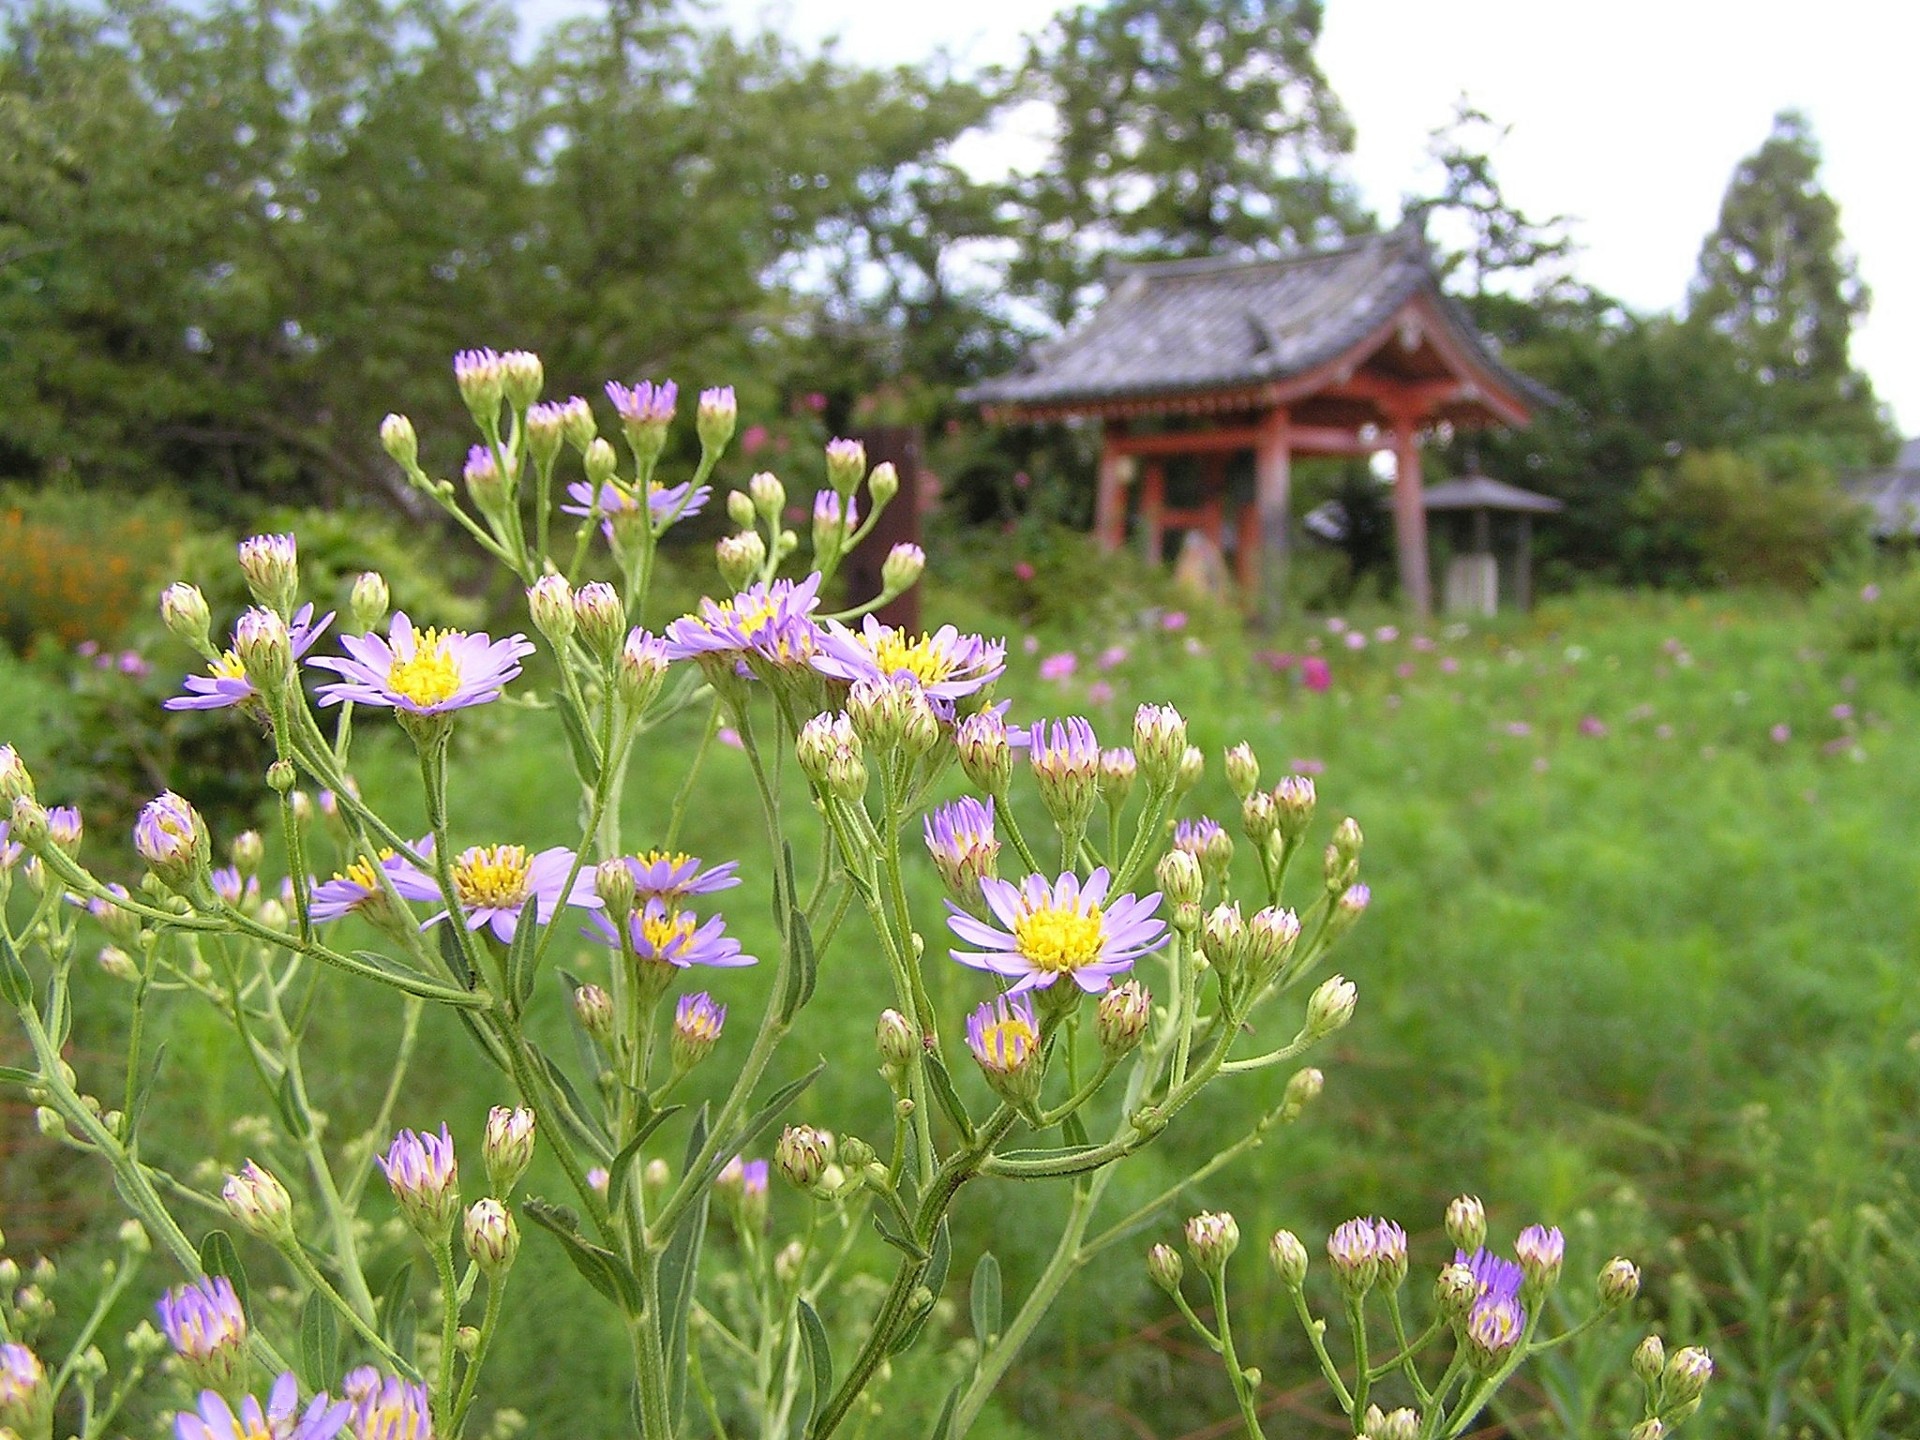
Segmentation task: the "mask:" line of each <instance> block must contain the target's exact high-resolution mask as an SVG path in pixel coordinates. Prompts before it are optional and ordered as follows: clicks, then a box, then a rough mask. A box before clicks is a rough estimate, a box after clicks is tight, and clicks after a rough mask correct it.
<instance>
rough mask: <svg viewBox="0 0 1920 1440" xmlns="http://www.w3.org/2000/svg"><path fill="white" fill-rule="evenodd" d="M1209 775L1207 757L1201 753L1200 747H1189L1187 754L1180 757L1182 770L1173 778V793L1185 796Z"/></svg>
mask: <svg viewBox="0 0 1920 1440" xmlns="http://www.w3.org/2000/svg"><path fill="white" fill-rule="evenodd" d="M1206 773H1207V757H1206V756H1205V755H1204V754H1203V753H1201V750H1200V747H1199V746H1198V745H1189V746H1187V752H1186V754H1184V755H1182V756H1181V757H1180V769H1179V770H1178V772H1176V773H1175V775H1174V777H1173V793H1174V794H1176V795H1184V794H1186V793H1187V792H1188V791H1189V790H1191V789H1193V787H1194V786H1196V785H1198V784H1199V783H1200V779H1201V777H1202V776H1203V775H1205V774H1206Z"/></svg>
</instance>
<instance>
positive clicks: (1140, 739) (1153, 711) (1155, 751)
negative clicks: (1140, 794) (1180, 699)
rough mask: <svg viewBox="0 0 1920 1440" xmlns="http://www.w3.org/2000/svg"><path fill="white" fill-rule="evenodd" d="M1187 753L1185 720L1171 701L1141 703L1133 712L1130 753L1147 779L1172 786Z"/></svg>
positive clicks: (1156, 784) (1150, 782)
mask: <svg viewBox="0 0 1920 1440" xmlns="http://www.w3.org/2000/svg"><path fill="white" fill-rule="evenodd" d="M1186 753H1187V722H1186V718H1185V717H1184V716H1182V715H1181V713H1180V712H1179V711H1178V710H1176V709H1174V708H1173V706H1171V705H1142V706H1141V707H1140V708H1139V709H1138V710H1136V711H1135V712H1134V716H1133V754H1134V758H1135V759H1136V760H1138V761H1139V762H1140V773H1141V774H1142V775H1144V776H1146V779H1147V783H1148V784H1149V785H1152V786H1155V787H1157V788H1160V789H1166V788H1169V787H1171V786H1173V785H1174V784H1175V783H1176V782H1177V780H1178V779H1179V775H1180V768H1181V764H1182V762H1183V761H1184V760H1185V758H1186Z"/></svg>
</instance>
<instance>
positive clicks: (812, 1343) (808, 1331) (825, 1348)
mask: <svg viewBox="0 0 1920 1440" xmlns="http://www.w3.org/2000/svg"><path fill="white" fill-rule="evenodd" d="M793 1303H794V1308H795V1309H797V1310H798V1311H799V1312H800V1338H801V1339H802V1340H804V1341H805V1342H806V1345H807V1363H808V1364H809V1365H810V1366H811V1367H812V1368H813V1398H812V1399H811V1400H810V1401H808V1402H807V1422H806V1423H807V1424H808V1425H811V1424H813V1417H814V1416H816V1415H818V1414H819V1413H820V1407H821V1406H822V1405H824V1404H826V1402H827V1399H828V1397H829V1396H831V1395H832V1394H833V1349H832V1347H831V1346H829V1345H828V1344H827V1327H826V1326H824V1325H822V1324H821V1323H820V1316H819V1315H818V1313H816V1312H815V1310H814V1308H813V1306H811V1305H809V1304H808V1303H807V1302H806V1301H805V1300H804V1299H799V1300H795V1301H794V1302H793Z"/></svg>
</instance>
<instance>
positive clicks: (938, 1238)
mask: <svg viewBox="0 0 1920 1440" xmlns="http://www.w3.org/2000/svg"><path fill="white" fill-rule="evenodd" d="M930 1254H931V1258H930V1259H929V1260H928V1261H927V1273H926V1276H925V1277H924V1279H923V1281H922V1283H924V1284H925V1285H926V1287H927V1289H929V1290H931V1291H932V1292H933V1299H934V1304H933V1305H929V1306H927V1308H926V1309H924V1310H922V1311H921V1312H920V1313H919V1314H918V1315H916V1316H914V1317H913V1319H911V1320H909V1321H908V1322H907V1326H906V1328H905V1329H904V1330H902V1331H901V1332H900V1333H899V1334H898V1335H896V1336H895V1337H894V1340H893V1344H891V1345H890V1346H888V1347H887V1353H888V1354H889V1355H898V1354H899V1353H900V1352H901V1351H903V1350H905V1349H907V1348H908V1347H909V1346H910V1345H912V1344H913V1342H914V1341H916V1340H918V1339H919V1338H920V1332H921V1331H922V1330H923V1329H925V1328H926V1324H927V1318H928V1317H929V1316H931V1315H932V1314H933V1312H934V1309H935V1307H936V1306H937V1305H938V1304H939V1301H940V1292H941V1291H942V1290H944V1289H946V1288H947V1266H948V1265H949V1264H950V1263H951V1262H952V1260H953V1236H952V1234H951V1232H949V1231H948V1229H947V1221H946V1217H945V1216H942V1217H941V1218H940V1228H939V1229H938V1230H936V1231H934V1232H933V1249H932V1251H931V1252H930Z"/></svg>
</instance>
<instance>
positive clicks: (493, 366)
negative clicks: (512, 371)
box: [453, 350, 507, 430]
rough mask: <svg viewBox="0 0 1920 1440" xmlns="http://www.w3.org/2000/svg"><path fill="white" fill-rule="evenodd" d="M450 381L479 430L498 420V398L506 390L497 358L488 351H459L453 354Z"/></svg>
mask: <svg viewBox="0 0 1920 1440" xmlns="http://www.w3.org/2000/svg"><path fill="white" fill-rule="evenodd" d="M453 381H454V384H456V385H457V386H459V387H460V398H461V399H462V400H463V401H465V402H466V406H467V411H468V413H469V414H471V415H472V416H473V418H474V419H475V420H476V421H477V422H479V424H480V427H481V428H482V429H483V430H491V429H492V428H493V427H494V426H496V425H498V424H499V423H500V401H501V399H502V397H504V396H505V395H506V393H507V386H506V376H505V375H504V374H503V373H502V371H501V367H500V357H499V356H498V355H497V354H495V353H494V352H493V351H491V350H462V351H461V352H460V353H459V354H457V355H455V356H454V357H453Z"/></svg>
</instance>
